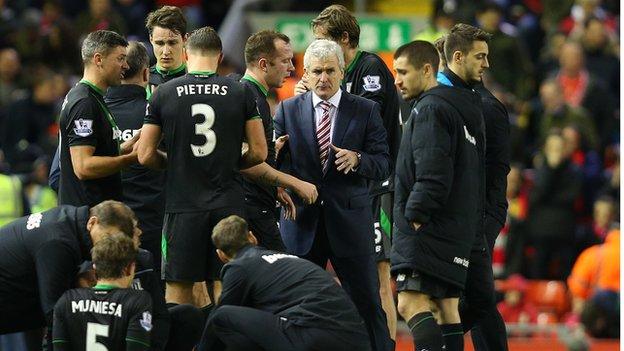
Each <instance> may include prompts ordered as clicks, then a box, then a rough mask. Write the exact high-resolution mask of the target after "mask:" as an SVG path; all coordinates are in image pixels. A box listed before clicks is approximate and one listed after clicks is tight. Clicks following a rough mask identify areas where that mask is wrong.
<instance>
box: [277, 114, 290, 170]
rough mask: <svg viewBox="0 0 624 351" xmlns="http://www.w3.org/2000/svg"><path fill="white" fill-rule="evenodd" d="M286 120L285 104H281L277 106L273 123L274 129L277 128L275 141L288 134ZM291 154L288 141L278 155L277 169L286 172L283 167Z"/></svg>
mask: <svg viewBox="0 0 624 351" xmlns="http://www.w3.org/2000/svg"><path fill="white" fill-rule="evenodd" d="M285 118H286V117H285V113H284V103H283V102H280V103H279V105H277V108H276V111H275V119H274V122H273V127H274V128H275V139H277V138H279V137H281V136H282V135H285V134H286V124H285ZM289 153H290V143H289V142H288V141H286V143H285V144H284V146H282V149H281V150H280V152H279V154H278V155H277V161H276V163H275V168H276V169H280V170H284V169H283V167H282V166H283V165H284V164H285V163H287V162H286V159H287V155H288V154H289Z"/></svg>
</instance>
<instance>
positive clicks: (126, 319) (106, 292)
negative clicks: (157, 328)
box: [52, 284, 152, 351]
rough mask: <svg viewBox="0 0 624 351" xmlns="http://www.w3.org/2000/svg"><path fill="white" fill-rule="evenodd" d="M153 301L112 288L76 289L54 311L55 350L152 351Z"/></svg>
mask: <svg viewBox="0 0 624 351" xmlns="http://www.w3.org/2000/svg"><path fill="white" fill-rule="evenodd" d="M151 330H152V300H151V298H150V296H149V294H148V293H147V292H145V291H140V290H134V289H121V288H118V287H116V286H112V285H99V284H98V285H96V286H95V287H93V288H82V289H73V290H69V291H67V292H66V293H65V294H63V296H62V297H61V298H60V299H59V301H58V303H57V304H56V307H55V308H54V330H53V332H52V343H53V345H54V350H60V351H65V350H68V351H69V350H72V351H83V350H90V349H92V348H93V349H98V350H149V348H150V332H151Z"/></svg>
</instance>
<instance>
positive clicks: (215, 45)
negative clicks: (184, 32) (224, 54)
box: [186, 26, 223, 56]
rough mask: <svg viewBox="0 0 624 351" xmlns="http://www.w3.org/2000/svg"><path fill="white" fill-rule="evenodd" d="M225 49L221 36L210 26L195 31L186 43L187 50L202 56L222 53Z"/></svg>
mask: <svg viewBox="0 0 624 351" xmlns="http://www.w3.org/2000/svg"><path fill="white" fill-rule="evenodd" d="M222 48H223V46H222V44H221V38H220V37H219V34H217V32H216V31H215V30H214V29H213V28H212V27H209V26H206V27H202V28H199V29H196V30H194V31H193V32H191V33H190V34H189V37H188V39H187V41H186V50H187V51H189V52H193V53H196V54H200V55H202V56H205V55H214V54H219V53H221V49H222Z"/></svg>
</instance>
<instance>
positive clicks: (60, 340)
mask: <svg viewBox="0 0 624 351" xmlns="http://www.w3.org/2000/svg"><path fill="white" fill-rule="evenodd" d="M64 342H69V341H68V340H63V339H54V340H52V343H53V344H60V343H64Z"/></svg>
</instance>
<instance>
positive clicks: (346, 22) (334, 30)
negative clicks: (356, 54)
mask: <svg viewBox="0 0 624 351" xmlns="http://www.w3.org/2000/svg"><path fill="white" fill-rule="evenodd" d="M310 26H311V27H312V29H314V28H316V27H320V26H322V27H325V29H327V35H329V37H330V38H331V39H332V40H333V41H340V39H341V38H342V34H343V33H344V32H347V34H348V35H349V46H350V47H352V48H355V47H357V46H358V45H359V44H360V25H359V24H358V21H357V19H356V18H355V16H353V14H351V12H349V10H347V8H346V7H344V6H342V5H331V6H328V7H326V8H325V9H324V10H323V11H321V13H319V15H318V16H316V18H315V19H313V20H312V21H311V22H310Z"/></svg>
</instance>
